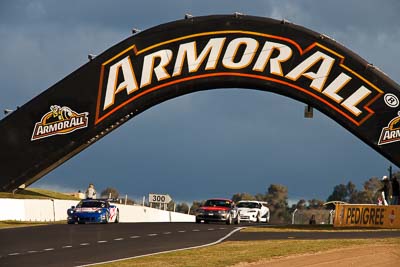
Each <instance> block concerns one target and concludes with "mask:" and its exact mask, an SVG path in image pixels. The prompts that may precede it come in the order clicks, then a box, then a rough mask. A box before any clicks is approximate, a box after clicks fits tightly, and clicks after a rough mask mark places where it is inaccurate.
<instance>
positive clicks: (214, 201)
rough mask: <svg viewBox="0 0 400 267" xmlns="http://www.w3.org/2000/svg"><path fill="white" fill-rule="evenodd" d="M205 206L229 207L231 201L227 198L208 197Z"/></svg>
mask: <svg viewBox="0 0 400 267" xmlns="http://www.w3.org/2000/svg"><path fill="white" fill-rule="evenodd" d="M204 206H206V207H227V208H230V207H231V202H230V201H229V200H219V199H209V200H207V201H206V203H204Z"/></svg>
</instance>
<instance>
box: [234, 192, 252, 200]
mask: <svg viewBox="0 0 400 267" xmlns="http://www.w3.org/2000/svg"><path fill="white" fill-rule="evenodd" d="M255 199H256V198H255V197H254V196H253V195H251V194H249V193H236V194H234V195H233V196H232V201H233V202H238V201H240V200H255Z"/></svg>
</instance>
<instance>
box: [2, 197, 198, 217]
mask: <svg viewBox="0 0 400 267" xmlns="http://www.w3.org/2000/svg"><path fill="white" fill-rule="evenodd" d="M78 202H79V201H78V200H57V199H55V200H52V199H7V198H1V199H0V207H1V208H0V221H5V220H17V221H40V222H46V221H62V220H66V219H67V209H68V208H70V207H71V206H76V204H78ZM117 207H118V209H119V212H120V213H119V214H120V221H121V222H194V221H195V217H194V216H192V215H187V214H182V213H177V212H171V211H164V210H158V209H153V208H149V207H143V206H131V205H121V204H117Z"/></svg>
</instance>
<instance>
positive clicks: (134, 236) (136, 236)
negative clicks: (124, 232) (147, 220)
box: [129, 235, 140, 239]
mask: <svg viewBox="0 0 400 267" xmlns="http://www.w3.org/2000/svg"><path fill="white" fill-rule="evenodd" d="M139 237H140V236H138V235H133V236H130V237H129V238H132V239H135V238H139Z"/></svg>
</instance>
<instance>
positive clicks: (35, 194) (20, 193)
mask: <svg viewBox="0 0 400 267" xmlns="http://www.w3.org/2000/svg"><path fill="white" fill-rule="evenodd" d="M0 198H15V199H49V198H52V199H63V200H79V198H77V197H74V196H69V195H66V194H63V193H59V192H54V191H50V190H46V189H39V188H26V189H23V190H21V189H19V190H17V191H16V193H15V194H13V193H7V192H0Z"/></svg>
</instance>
